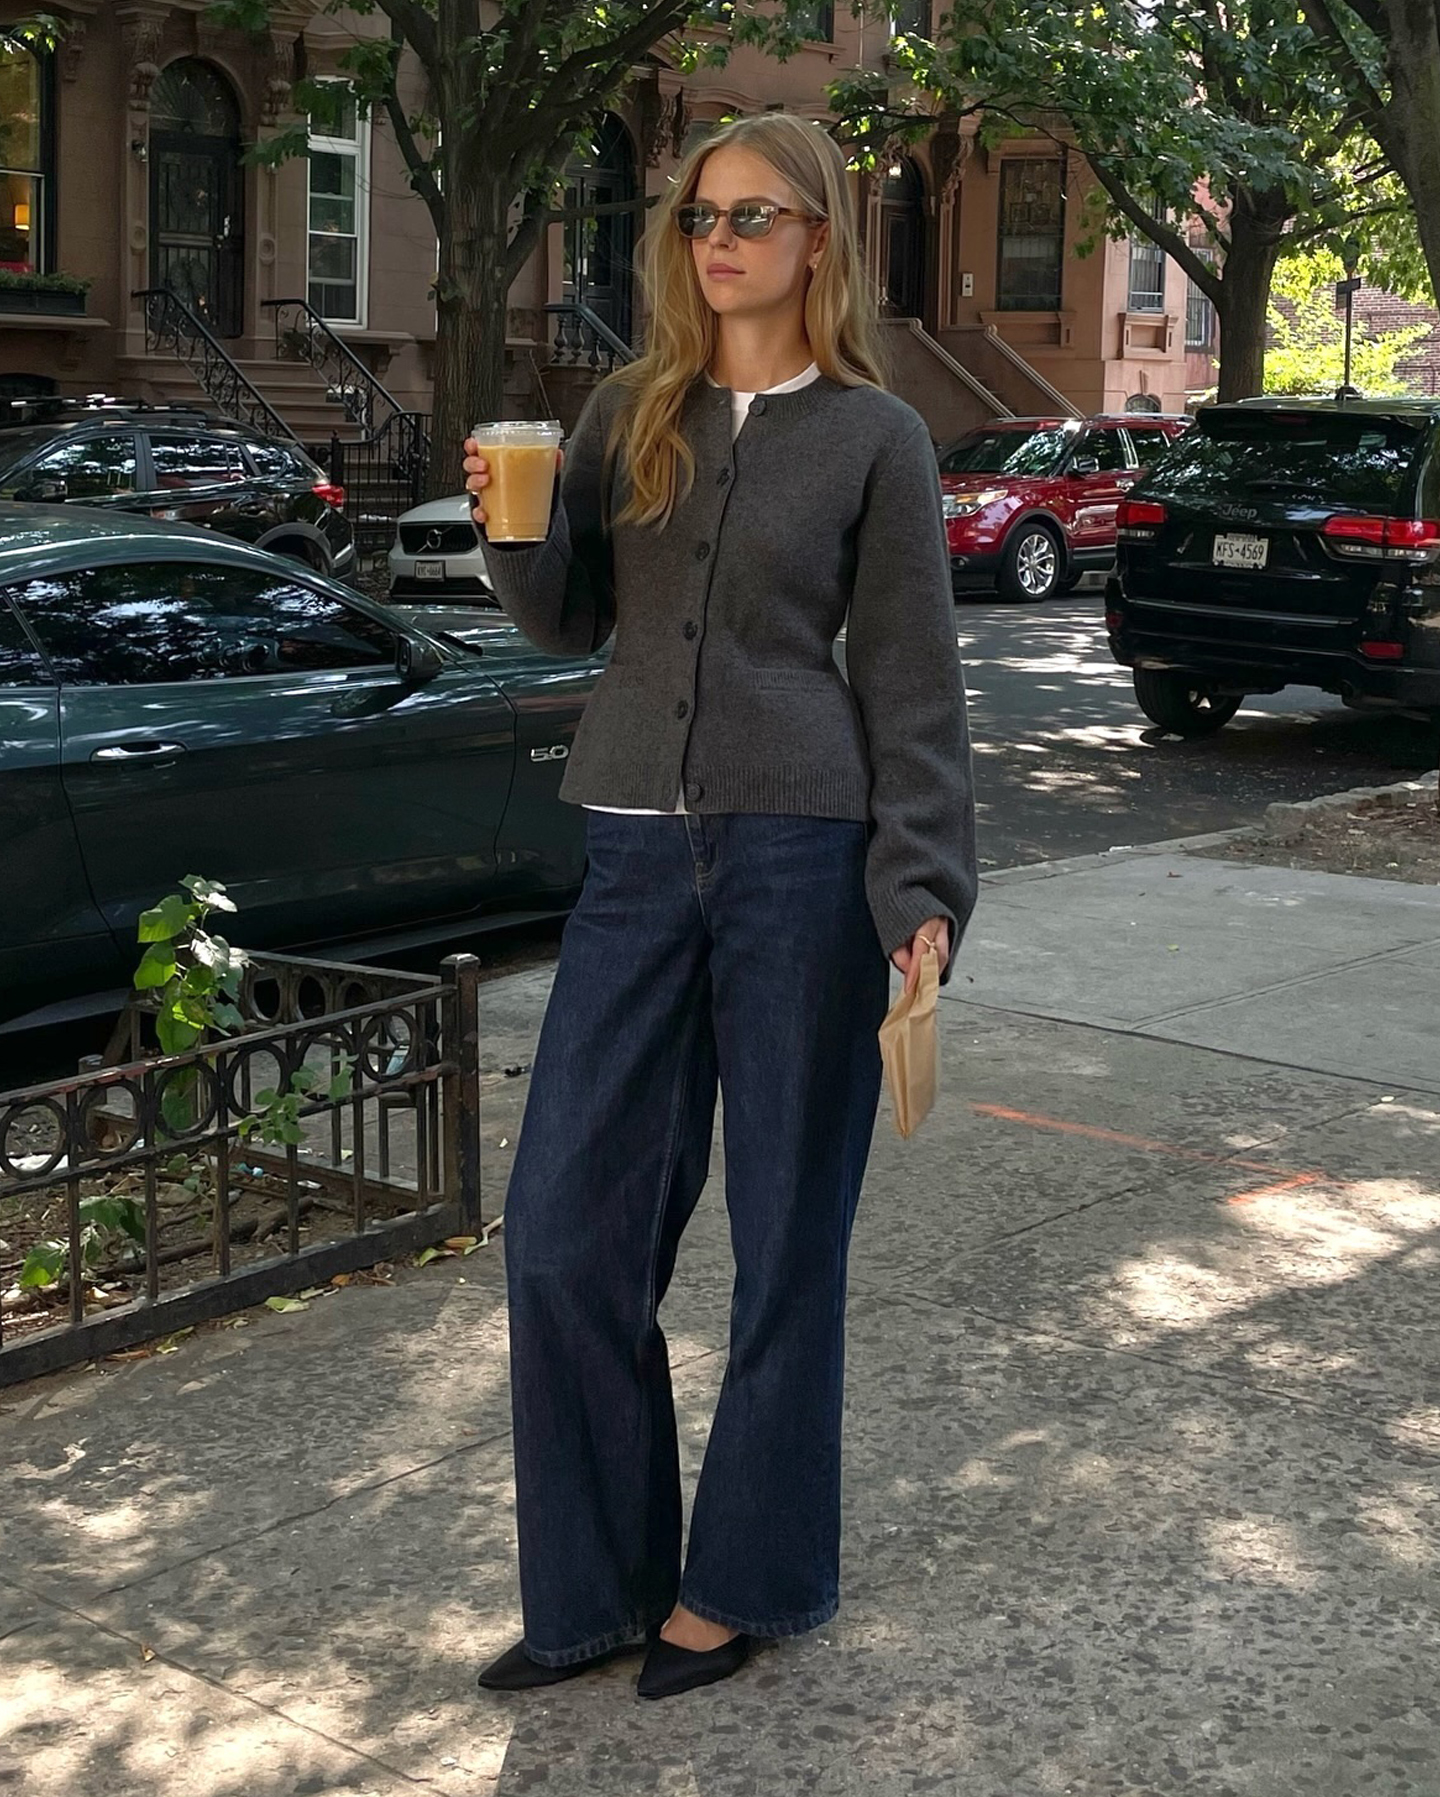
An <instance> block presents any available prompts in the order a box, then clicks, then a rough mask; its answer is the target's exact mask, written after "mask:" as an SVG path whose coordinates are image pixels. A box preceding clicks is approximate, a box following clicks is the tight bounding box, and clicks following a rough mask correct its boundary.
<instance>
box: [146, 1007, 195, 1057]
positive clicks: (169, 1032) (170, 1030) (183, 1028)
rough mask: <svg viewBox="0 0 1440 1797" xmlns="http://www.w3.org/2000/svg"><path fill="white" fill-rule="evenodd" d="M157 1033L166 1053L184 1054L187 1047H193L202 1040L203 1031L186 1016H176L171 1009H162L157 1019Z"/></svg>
mask: <svg viewBox="0 0 1440 1797" xmlns="http://www.w3.org/2000/svg"><path fill="white" fill-rule="evenodd" d="M155 1034H156V1036H157V1038H158V1039H159V1042H160V1047H161V1049H162V1051H163V1052H164V1053H165V1054H184V1052H185V1050H186V1049H187V1048H193V1047H194V1046H195V1044H196V1043H197V1042H198V1041H199V1040H200V1035H201V1032H200V1030H199V1029H198V1028H197V1027H196V1026H195V1025H194V1024H192V1023H188V1022H186V1021H185V1019H184V1018H181V1017H176V1016H175V1015H174V1014H173V1013H172V1012H169V1011H161V1012H160V1014H159V1015H158V1016H157V1017H156V1019H155Z"/></svg>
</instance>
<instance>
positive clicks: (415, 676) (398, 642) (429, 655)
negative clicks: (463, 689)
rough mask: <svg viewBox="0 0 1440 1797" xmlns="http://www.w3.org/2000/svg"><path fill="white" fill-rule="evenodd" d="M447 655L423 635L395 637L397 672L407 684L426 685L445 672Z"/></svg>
mask: <svg viewBox="0 0 1440 1797" xmlns="http://www.w3.org/2000/svg"><path fill="white" fill-rule="evenodd" d="M444 668H445V657H444V656H443V655H442V654H441V653H440V651H439V650H438V649H437V648H436V647H435V645H434V643H427V642H426V641H425V639H424V638H423V637H412V636H401V637H397V638H396V639H395V672H396V673H397V674H398V675H399V676H400V678H401V679H402V680H403V681H404V682H405V684H406V685H407V686H424V685H425V683H426V682H427V681H429V680H433V679H435V677H436V675H437V674H440V673H443V671H444Z"/></svg>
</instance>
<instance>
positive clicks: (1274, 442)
mask: <svg viewBox="0 0 1440 1797" xmlns="http://www.w3.org/2000/svg"><path fill="white" fill-rule="evenodd" d="M1426 435H1427V432H1426V429H1425V427H1424V426H1423V425H1421V424H1419V423H1418V422H1413V421H1410V420H1407V419H1402V418H1376V417H1365V416H1363V415H1361V414H1355V413H1352V414H1345V413H1341V412H1308V413H1307V412H1280V413H1255V412H1251V413H1248V414H1247V413H1244V412H1232V413H1229V414H1225V413H1220V414H1217V415H1215V416H1213V417H1207V416H1205V415H1204V414H1203V413H1202V415H1201V417H1200V421H1199V424H1198V425H1197V426H1196V428H1195V429H1193V430H1189V431H1186V433H1185V435H1184V436H1183V437H1182V438H1181V439H1180V441H1179V442H1178V443H1177V444H1176V445H1175V447H1174V449H1173V450H1172V451H1171V453H1170V454H1169V455H1168V456H1167V457H1166V458H1165V461H1164V463H1163V464H1162V466H1161V467H1160V468H1159V470H1158V471H1157V473H1156V475H1155V477H1154V482H1153V490H1154V491H1156V492H1165V493H1171V494H1173V495H1174V496H1175V497H1176V498H1177V499H1220V498H1225V499H1234V498H1236V497H1237V496H1239V495H1240V494H1243V493H1273V494H1275V495H1277V496H1279V497H1281V498H1295V499H1301V500H1306V499H1308V500H1313V501H1314V502H1315V503H1316V504H1317V505H1331V506H1351V507H1354V508H1356V509H1357V510H1362V511H1379V512H1384V511H1389V510H1390V509H1391V508H1392V507H1393V506H1395V505H1397V504H1399V503H1401V501H1402V500H1403V499H1404V498H1406V497H1407V496H1408V494H1407V488H1408V476H1409V474H1410V470H1411V468H1412V467H1413V465H1414V463H1415V459H1416V456H1417V454H1418V453H1419V451H1420V449H1421V448H1422V446H1423V444H1424V441H1425V438H1426Z"/></svg>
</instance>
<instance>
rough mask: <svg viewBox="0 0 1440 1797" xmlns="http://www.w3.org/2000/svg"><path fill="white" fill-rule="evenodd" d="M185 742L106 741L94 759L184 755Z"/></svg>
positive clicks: (120, 759) (142, 759)
mask: <svg viewBox="0 0 1440 1797" xmlns="http://www.w3.org/2000/svg"><path fill="white" fill-rule="evenodd" d="M184 753H185V745H184V743H106V744H105V746H104V748H101V749H96V750H95V751H94V752H93V753H92V755H91V757H90V759H91V760H92V761H158V760H159V759H160V757H161V756H162V755H183V754H184Z"/></svg>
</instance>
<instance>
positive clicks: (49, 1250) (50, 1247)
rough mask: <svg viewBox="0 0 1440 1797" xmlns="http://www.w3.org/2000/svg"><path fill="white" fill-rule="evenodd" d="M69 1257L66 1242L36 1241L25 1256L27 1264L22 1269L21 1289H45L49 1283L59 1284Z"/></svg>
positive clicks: (28, 1290)
mask: <svg viewBox="0 0 1440 1797" xmlns="http://www.w3.org/2000/svg"><path fill="white" fill-rule="evenodd" d="M69 1258H70V1251H69V1249H68V1248H67V1247H66V1246H65V1244H64V1242H36V1244H35V1246H34V1247H33V1248H32V1249H31V1250H30V1252H29V1253H28V1254H27V1255H26V1256H25V1264H24V1265H23V1266H22V1267H21V1269H20V1278H19V1282H18V1283H19V1285H20V1289H21V1290H22V1291H27V1292H34V1291H43V1290H44V1289H45V1287H46V1286H49V1285H58V1284H59V1282H60V1275H61V1274H62V1273H63V1272H64V1271H65V1262H66V1261H67V1260H68V1259H69Z"/></svg>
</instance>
